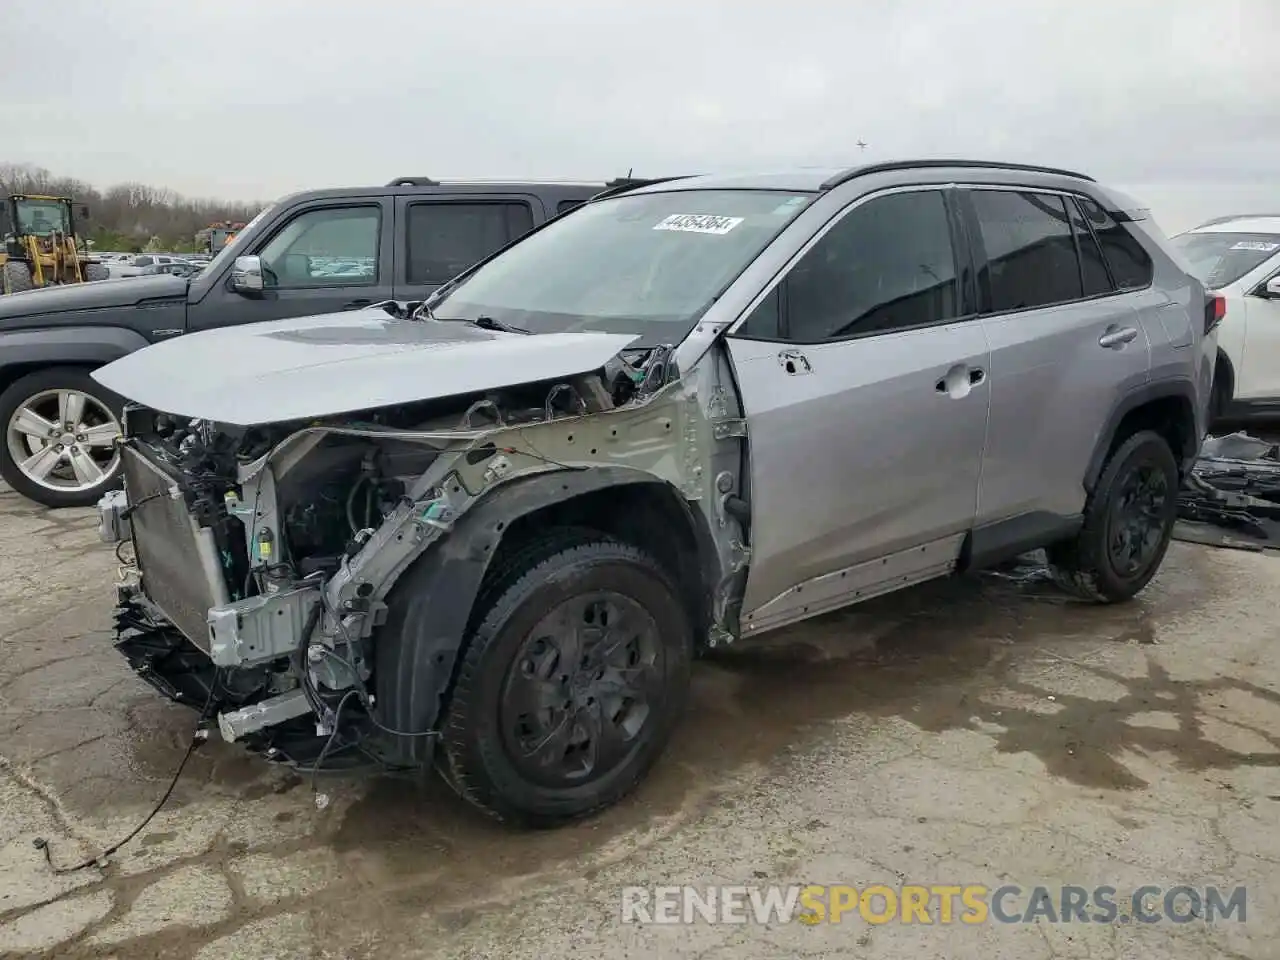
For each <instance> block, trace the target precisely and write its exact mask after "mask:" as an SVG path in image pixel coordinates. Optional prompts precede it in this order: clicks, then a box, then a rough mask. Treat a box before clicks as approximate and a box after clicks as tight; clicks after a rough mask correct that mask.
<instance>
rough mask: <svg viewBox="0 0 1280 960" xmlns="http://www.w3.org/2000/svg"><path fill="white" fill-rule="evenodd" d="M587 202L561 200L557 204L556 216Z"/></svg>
mask: <svg viewBox="0 0 1280 960" xmlns="http://www.w3.org/2000/svg"><path fill="white" fill-rule="evenodd" d="M585 202H586V201H585V200H561V201H560V202H559V203H557V204H556V216H557V217H558V216H560V214H562V213H568V212H569V211H570V210H576V209H577V208H578V207H580V206H582V205H583V204H584V203H585Z"/></svg>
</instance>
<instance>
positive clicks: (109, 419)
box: [0, 367, 120, 507]
mask: <svg viewBox="0 0 1280 960" xmlns="http://www.w3.org/2000/svg"><path fill="white" fill-rule="evenodd" d="M0 427H2V428H3V429H4V443H3V445H0V476H3V477H4V479H5V480H6V481H7V482H8V484H9V486H11V487H13V489H15V490H17V491H18V492H19V493H20V494H22V495H23V496H24V497H28V498H30V499H32V500H34V501H36V503H40V504H43V505H44V506H46V507H86V506H90V505H92V504H94V503H97V502H98V499H99V498H100V497H101V496H102V494H103V493H104V492H105V491H106V490H108V489H110V488H111V487H113V486H115V485H116V484H117V483H118V481H119V478H120V452H119V450H117V449H116V446H115V439H116V437H118V436H119V435H120V401H119V399H118V398H117V397H115V396H114V395H112V394H111V393H110V392H109V391H107V390H106V389H105V388H103V387H102V386H100V385H99V384H98V383H96V382H95V381H94V380H93V378H92V377H90V376H89V374H88V372H87V371H85V370H82V369H80V368H79V367H55V368H52V369H48V370H37V371H36V372H34V373H29V374H27V375H26V376H25V377H20V378H19V379H18V380H16V381H14V382H13V383H12V384H11V385H10V386H9V388H8V389H7V390H5V391H4V392H3V393H0Z"/></svg>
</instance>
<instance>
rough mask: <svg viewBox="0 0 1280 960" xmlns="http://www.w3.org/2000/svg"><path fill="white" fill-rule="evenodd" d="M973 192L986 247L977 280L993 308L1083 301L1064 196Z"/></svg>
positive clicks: (980, 229) (1004, 191) (997, 310)
mask: <svg viewBox="0 0 1280 960" xmlns="http://www.w3.org/2000/svg"><path fill="white" fill-rule="evenodd" d="M971 196H972V198H973V206H974V211H975V213H976V214H977V217H978V230H979V233H980V234H981V237H982V245H983V247H984V249H985V251H986V263H985V264H984V265H983V267H982V270H981V272H980V273H979V274H978V284H979V286H980V287H981V288H982V290H983V291H984V293H985V294H986V296H987V298H988V305H989V309H990V310H991V311H992V312H994V313H1000V312H1003V311H1006V310H1025V309H1028V308H1031V307H1044V306H1049V305H1050V304H1055V303H1065V302H1067V301H1070V300H1078V299H1080V297H1081V296H1082V295H1083V288H1082V284H1081V281H1080V266H1079V262H1078V261H1077V259H1076V247H1075V240H1074V239H1073V238H1072V234H1071V225H1070V222H1069V221H1068V219H1067V208H1066V204H1065V202H1064V201H1063V198H1062V197H1061V196H1058V195H1056V194H1048V193H1032V192H1015V191H1012V190H975V191H973V193H972V194H971Z"/></svg>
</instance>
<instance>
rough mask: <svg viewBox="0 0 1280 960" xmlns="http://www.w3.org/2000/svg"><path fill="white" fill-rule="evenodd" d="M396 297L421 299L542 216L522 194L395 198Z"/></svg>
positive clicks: (538, 205) (534, 202) (535, 202)
mask: <svg viewBox="0 0 1280 960" xmlns="http://www.w3.org/2000/svg"><path fill="white" fill-rule="evenodd" d="M395 210H396V231H395V232H396V263H395V285H394V296H395V299H397V300H424V299H426V297H428V296H429V295H430V294H431V292H432V291H434V290H435V289H436V288H437V287H439V286H440V285H441V284H443V283H447V282H448V281H449V280H452V279H453V278H454V277H456V276H457V275H458V274H459V273H461V272H462V271H463V270H465V269H467V267H469V266H471V265H472V264H474V263H477V262H478V261H480V260H483V259H484V258H485V257H487V256H489V255H490V254H491V253H495V252H496V251H498V250H500V249H502V248H503V247H505V246H506V245H507V244H509V243H511V242H513V241H515V240H518V239H519V238H520V237H522V236H524V235H525V234H526V233H528V232H529V231H531V230H532V229H533V228H534V227H535V226H536V225H537V224H540V223H542V222H543V221H544V220H546V218H547V214H546V211H544V210H543V208H542V203H541V201H540V200H539V199H538V198H537V197H535V196H532V195H527V194H482V195H477V194H456V195H451V194H429V195H425V196H424V195H419V196H401V197H397V198H396V201H395Z"/></svg>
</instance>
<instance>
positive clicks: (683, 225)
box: [653, 213, 743, 237]
mask: <svg viewBox="0 0 1280 960" xmlns="http://www.w3.org/2000/svg"><path fill="white" fill-rule="evenodd" d="M742 219H743V218H742V217H717V216H713V215H712V214H709V213H673V214H672V215H671V216H669V217H667V218H666V219H665V220H663V221H662V222H661V223H659V224H658V225H657V226H655V227H654V228H653V229H655V230H677V231H679V232H681V233H712V234H715V235H716V236H721V237H722V236H724V235H725V234H726V233H728V232H729V231H730V230H732V229H733V228H734V227H736V226H737V225H738V224H740V223H741V222H742Z"/></svg>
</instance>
